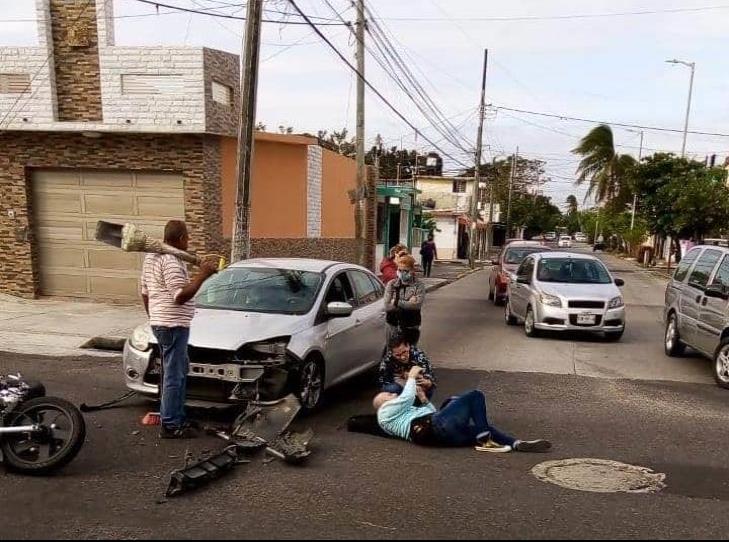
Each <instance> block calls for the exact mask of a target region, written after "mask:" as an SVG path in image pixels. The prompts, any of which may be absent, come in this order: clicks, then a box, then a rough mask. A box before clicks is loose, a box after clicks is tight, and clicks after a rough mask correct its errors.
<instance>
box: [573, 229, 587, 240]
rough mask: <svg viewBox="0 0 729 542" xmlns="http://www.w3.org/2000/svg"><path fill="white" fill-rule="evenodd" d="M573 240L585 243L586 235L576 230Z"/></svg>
mask: <svg viewBox="0 0 729 542" xmlns="http://www.w3.org/2000/svg"><path fill="white" fill-rule="evenodd" d="M575 241H577V242H578V243H587V241H588V239H587V235H586V234H584V233H582V232H581V231H578V232H577V233H576V234H575Z"/></svg>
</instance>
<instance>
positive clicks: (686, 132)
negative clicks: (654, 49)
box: [666, 58, 696, 158]
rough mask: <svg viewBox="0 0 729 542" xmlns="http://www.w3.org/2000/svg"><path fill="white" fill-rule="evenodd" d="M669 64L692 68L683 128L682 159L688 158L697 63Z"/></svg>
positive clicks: (671, 62) (678, 61) (680, 61)
mask: <svg viewBox="0 0 729 542" xmlns="http://www.w3.org/2000/svg"><path fill="white" fill-rule="evenodd" d="M666 62H668V63H669V64H682V65H684V66H688V67H689V68H691V82H690V83H689V95H688V105H687V106H686V122H685V124H684V127H683V146H682V147H681V158H683V157H685V156H686V137H687V136H688V125H689V115H690V114H691V96H692V94H693V91H694V73H695V72H696V62H686V61H684V60H677V59H675V58H674V59H673V60H666Z"/></svg>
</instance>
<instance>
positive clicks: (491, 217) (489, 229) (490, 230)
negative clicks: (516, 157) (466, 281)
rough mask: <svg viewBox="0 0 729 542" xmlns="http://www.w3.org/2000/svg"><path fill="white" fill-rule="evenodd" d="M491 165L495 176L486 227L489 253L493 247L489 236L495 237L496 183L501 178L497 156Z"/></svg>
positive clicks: (490, 184)
mask: <svg viewBox="0 0 729 542" xmlns="http://www.w3.org/2000/svg"><path fill="white" fill-rule="evenodd" d="M491 166H492V167H491V175H493V177H492V178H491V179H489V223H488V226H487V229H486V254H488V251H489V249H490V248H491V239H490V238H489V236H492V237H493V235H494V185H495V184H496V181H497V180H498V178H499V172H498V170H497V169H496V156H494V157H493V158H492V159H491ZM499 218H500V217H499Z"/></svg>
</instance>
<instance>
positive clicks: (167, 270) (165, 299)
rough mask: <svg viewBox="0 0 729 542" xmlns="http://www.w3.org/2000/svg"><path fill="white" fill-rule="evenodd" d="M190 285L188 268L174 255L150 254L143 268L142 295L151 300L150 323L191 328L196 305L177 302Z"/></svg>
mask: <svg viewBox="0 0 729 542" xmlns="http://www.w3.org/2000/svg"><path fill="white" fill-rule="evenodd" d="M189 282H190V278H189V276H188V274H187V266H186V265H185V263H184V262H183V261H182V260H180V259H179V258H178V257H177V256H173V255H171V254H147V256H146V257H145V258H144V266H143V268H142V282H141V292H142V295H146V296H148V297H149V323H150V325H152V326H160V327H190V322H191V321H192V317H193V316H194V315H195V302H194V301H193V300H192V299H191V300H190V301H188V302H187V303H185V304H184V305H178V304H177V303H175V299H176V298H177V296H178V295H179V293H180V292H181V291H182V289H183V288H185V286H187V285H188V284H189Z"/></svg>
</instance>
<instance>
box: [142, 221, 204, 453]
mask: <svg viewBox="0 0 729 542" xmlns="http://www.w3.org/2000/svg"><path fill="white" fill-rule="evenodd" d="M164 240H165V243H167V244H168V245H171V246H173V247H175V248H178V249H180V250H185V251H186V250H187V248H188V244H189V237H188V233H187V226H186V225H185V223H184V222H182V221H180V220H171V221H170V222H168V223H167V226H165V239H164ZM217 269H218V268H217V265H216V263H215V262H213V261H210V260H205V261H203V262H202V263H201V264H200V271H199V272H198V274H197V275H196V276H195V277H194V278H193V279H192V280H190V278H189V276H188V273H187V265H186V264H185V262H183V261H182V260H180V259H179V258H178V257H177V256H173V255H171V254H147V256H146V258H145V260H144V267H143V269H142V283H141V291H142V292H141V293H142V300H143V301H144V308H145V310H146V311H147V314H148V315H149V324H150V326H152V331H153V333H154V336H155V337H156V338H157V343H158V344H159V348H160V354H161V356H162V375H163V380H162V384H161V385H162V406H161V407H160V414H161V416H162V431H161V433H160V437H161V438H165V439H178V438H189V437H191V436H193V435H192V431H191V430H190V426H189V424H188V422H187V420H186V417H185V399H186V394H187V373H188V372H189V360H188V357H187V343H188V340H189V338H190V323H191V322H192V317H193V316H194V314H195V302H194V301H193V297H194V296H195V294H196V293H197V292H198V290H199V289H200V287H201V286H202V285H203V283H204V282H205V281H206V280H207V279H208V278H209V277H210V276H211V275H214V274H215V273H216V272H217Z"/></svg>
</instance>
